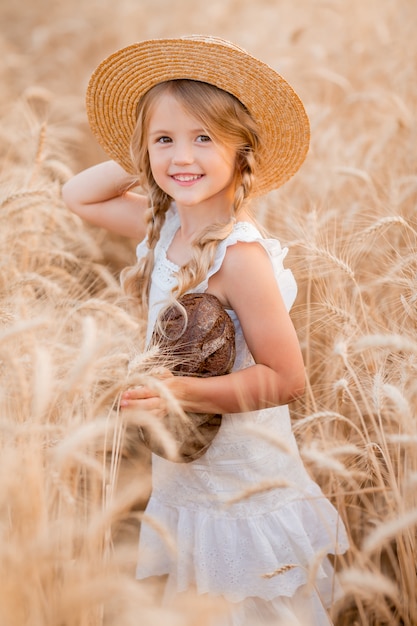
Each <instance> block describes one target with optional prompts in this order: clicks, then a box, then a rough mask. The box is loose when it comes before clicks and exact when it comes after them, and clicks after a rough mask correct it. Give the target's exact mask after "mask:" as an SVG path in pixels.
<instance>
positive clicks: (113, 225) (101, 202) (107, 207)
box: [62, 161, 148, 240]
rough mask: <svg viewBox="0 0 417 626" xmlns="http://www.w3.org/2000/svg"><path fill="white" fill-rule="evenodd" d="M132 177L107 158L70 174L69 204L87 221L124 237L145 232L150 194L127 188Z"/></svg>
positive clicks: (140, 236)
mask: <svg viewBox="0 0 417 626" xmlns="http://www.w3.org/2000/svg"><path fill="white" fill-rule="evenodd" d="M132 182H133V178H132V176H131V175H129V174H127V173H126V172H125V171H124V170H123V169H122V167H120V165H118V164H117V163H115V162H114V161H105V162H104V163H100V164H99V165H95V166H93V167H90V168H88V169H86V170H84V171H82V172H80V173H79V174H76V175H75V176H74V177H73V178H71V179H70V180H69V181H68V182H66V183H65V185H64V186H63V188H62V197H63V199H64V201H65V203H66V204H67V206H68V207H69V208H70V209H71V211H73V212H74V213H76V214H77V215H79V216H80V217H82V218H83V219H85V220H86V221H87V222H90V223H91V224H94V225H95V226H100V227H102V228H106V229H107V230H109V231H111V232H113V233H116V234H119V235H123V236H125V237H130V238H134V239H137V240H142V239H143V237H144V236H145V234H146V228H145V220H144V216H145V212H146V210H147V208H148V202H147V198H146V197H145V196H141V195H139V194H137V193H134V192H132V191H125V190H126V188H127V187H128V186H129V185H131V184H132Z"/></svg>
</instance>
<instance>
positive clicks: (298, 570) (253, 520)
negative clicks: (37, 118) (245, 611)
mask: <svg viewBox="0 0 417 626" xmlns="http://www.w3.org/2000/svg"><path fill="white" fill-rule="evenodd" d="M231 506H233V505H231ZM147 518H150V520H152V519H153V518H154V519H155V520H158V526H159V528H158V529H156V528H155V527H154V526H153V525H152V524H148V523H144V524H143V526H142V529H141V542H140V543H141V550H140V554H139V561H138V567H137V578H146V577H148V576H154V575H161V574H167V573H169V574H170V577H169V578H170V580H169V585H170V587H171V588H172V590H173V591H175V592H182V591H185V590H186V589H188V588H190V587H194V586H195V587H196V590H197V592H198V593H200V594H203V593H208V592H209V593H211V594H214V595H221V596H223V597H225V598H226V599H227V600H230V601H232V602H240V601H242V600H244V599H245V598H247V597H251V596H255V597H258V598H262V599H264V600H272V599H274V598H276V597H278V596H288V597H289V596H292V595H294V593H295V592H296V591H297V589H298V588H299V587H301V586H302V585H305V584H306V583H307V581H308V569H309V566H313V565H314V566H315V567H316V566H317V565H318V563H317V559H320V560H321V561H323V560H324V559H325V556H326V555H327V554H339V553H343V552H344V551H345V550H346V549H347V546H348V543H347V539H346V534H345V531H344V527H343V524H342V523H341V521H340V520H339V516H338V514H337V512H336V510H335V508H334V507H333V506H332V505H331V503H330V502H329V501H328V500H327V499H326V498H325V497H324V495H323V494H322V492H321V491H320V489H319V487H318V486H317V485H316V484H315V483H313V482H312V483H311V484H310V486H309V488H308V493H304V494H303V498H302V499H301V498H300V499H299V500H294V501H292V502H289V503H286V504H285V506H283V507H281V508H279V509H277V510H275V511H271V512H269V513H264V514H260V515H252V516H249V517H246V518H242V517H229V516H223V515H221V513H219V511H216V510H213V512H212V513H210V511H209V510H207V509H204V510H199V509H195V510H191V509H190V508H188V507H183V506H167V505H166V504H165V503H163V502H160V501H159V500H158V499H157V498H155V497H152V498H151V500H150V502H149V505H148V508H147ZM161 523H162V524H163V526H162V527H161V526H160V524H161ZM170 546H175V549H174V550H172V549H171V548H170ZM281 568H282V571H281V573H276V574H275V575H273V576H269V575H270V574H273V573H274V572H277V571H279V570H281ZM331 572H332V570H330V572H329V568H328V567H327V566H326V565H325V562H324V563H321V564H320V565H319V566H318V567H317V575H316V580H317V584H318V586H319V587H320V596H321V597H322V600H323V603H324V604H325V605H328V604H330V602H331V600H332V592H333V584H334V581H333V579H332V578H333V577H332V576H329V574H331Z"/></svg>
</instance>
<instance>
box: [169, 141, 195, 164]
mask: <svg viewBox="0 0 417 626" xmlns="http://www.w3.org/2000/svg"><path fill="white" fill-rule="evenodd" d="M193 161H194V151H193V146H192V143H191V142H189V141H177V142H176V143H175V145H174V152H173V155H172V163H173V164H174V165H190V163H193Z"/></svg>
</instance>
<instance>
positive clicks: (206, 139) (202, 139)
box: [197, 135, 211, 143]
mask: <svg viewBox="0 0 417 626" xmlns="http://www.w3.org/2000/svg"><path fill="white" fill-rule="evenodd" d="M197 141H198V142H199V143H207V142H209V141H211V138H210V137H209V136H208V135H198V137H197Z"/></svg>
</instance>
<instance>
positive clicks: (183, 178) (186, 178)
mask: <svg viewBox="0 0 417 626" xmlns="http://www.w3.org/2000/svg"><path fill="white" fill-rule="evenodd" d="M173 178H175V180H179V181H181V182H183V183H188V182H189V181H191V180H197V179H198V178H200V175H199V174H178V175H177V176H173Z"/></svg>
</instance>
